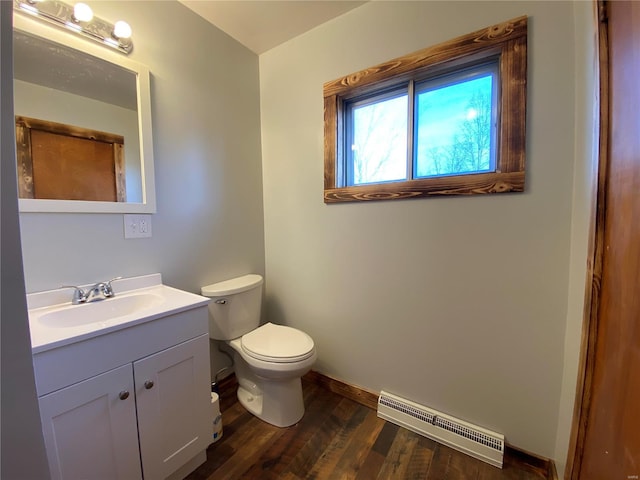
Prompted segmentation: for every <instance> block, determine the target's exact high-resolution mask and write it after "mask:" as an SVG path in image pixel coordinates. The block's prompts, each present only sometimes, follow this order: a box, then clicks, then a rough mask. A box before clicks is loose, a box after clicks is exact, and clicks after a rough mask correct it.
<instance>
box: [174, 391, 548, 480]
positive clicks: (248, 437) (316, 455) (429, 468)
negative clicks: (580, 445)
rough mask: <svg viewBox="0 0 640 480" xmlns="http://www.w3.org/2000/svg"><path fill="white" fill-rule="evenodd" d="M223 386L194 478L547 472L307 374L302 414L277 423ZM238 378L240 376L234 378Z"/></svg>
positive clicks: (499, 476) (515, 479) (516, 478)
mask: <svg viewBox="0 0 640 480" xmlns="http://www.w3.org/2000/svg"><path fill="white" fill-rule="evenodd" d="M225 383H226V385H222V386H221V405H220V408H221V411H222V423H223V436H222V438H221V439H220V440H219V441H218V442H216V443H214V444H212V445H211V446H210V447H209V449H208V450H207V461H206V462H205V463H204V464H203V465H201V466H200V467H199V468H198V469H197V470H196V471H194V472H193V473H191V474H190V475H189V476H188V477H187V479H188V480H205V479H209V480H223V479H225V480H226V479H260V480H269V479H283V480H289V479H291V480H293V479H329V480H334V479H357V480H360V479H363V480H374V479H393V480H404V479H427V480H445V479H447V480H456V479H465V480H466V479H474V480H506V479H508V480H530V479H546V478H547V475H548V473H547V471H546V470H547V468H545V466H544V465H543V464H542V462H537V461H535V460H536V459H533V460H534V461H531V460H532V459H531V458H528V457H527V456H526V455H521V454H520V453H519V452H518V451H514V450H511V449H509V450H507V453H506V455H505V462H504V468H503V469H502V470H500V469H498V468H495V467H492V466H490V465H487V464H486V463H484V462H481V461H479V460H476V459H474V458H471V457H469V456H467V455H464V454H462V453H459V452H457V451H456V450H452V449H450V448H448V447H445V446H443V445H440V444H437V443H435V442H433V441H432V440H429V439H427V438H425V437H422V436H420V435H417V434H415V433H413V432H411V431H409V430H406V429H404V428H400V427H398V426H396V425H394V424H392V423H389V422H385V421H384V420H382V419H380V418H378V417H377V416H376V411H375V410H373V409H371V408H369V407H366V406H364V405H362V404H361V403H357V402H355V401H353V400H351V399H349V398H346V397H343V396H342V395H339V394H337V393H334V392H332V391H331V390H329V389H327V388H324V387H323V386H321V385H318V384H317V383H316V382H312V381H309V380H308V379H303V392H304V400H305V406H306V412H305V416H304V417H303V418H302V420H301V421H300V422H299V423H298V424H296V425H294V426H292V427H288V428H278V427H274V426H272V425H269V424H267V423H265V422H263V421H261V420H259V419H258V418H256V417H254V416H253V415H251V414H250V413H249V412H247V411H246V410H245V409H244V408H243V407H242V406H241V405H240V404H239V403H238V402H237V400H236V396H235V385H233V384H232V383H229V382H225ZM234 383H235V382H234Z"/></svg>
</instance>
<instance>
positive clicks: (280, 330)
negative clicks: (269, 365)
mask: <svg viewBox="0 0 640 480" xmlns="http://www.w3.org/2000/svg"><path fill="white" fill-rule="evenodd" d="M313 346H314V345H313V340H312V339H311V337H310V336H309V335H307V334H306V333H304V332H301V331H300V330H297V329H295V328H291V327H285V326H284V325H274V324H273V323H265V324H264V325H262V326H261V327H259V328H256V329H255V330H253V331H251V332H249V333H247V334H246V335H243V336H242V350H243V351H244V352H245V353H246V354H247V355H250V356H252V357H253V358H257V359H258V360H264V361H267V362H279V363H286V362H298V361H300V360H305V359H306V358H309V357H310V356H311V355H313Z"/></svg>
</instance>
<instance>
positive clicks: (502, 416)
mask: <svg viewBox="0 0 640 480" xmlns="http://www.w3.org/2000/svg"><path fill="white" fill-rule="evenodd" d="M520 15H528V16H529V18H530V23H529V75H528V114H527V135H528V137H527V186H526V192H525V193H523V194H513V195H494V196H474V197H468V198H462V197H458V198H428V199H419V200H405V201H388V202H378V203H351V204H339V205H325V204H324V203H323V201H322V195H323V130H322V129H323V102H322V85H323V83H324V82H326V81H330V80H334V79H336V78H338V77H340V76H343V75H346V74H349V73H352V72H355V71H358V70H360V69H363V68H366V67H369V66H373V65H375V64H377V63H380V62H383V61H386V60H389V59H392V58H394V57H398V56H402V55H404V54H407V53H410V52H413V51H416V50H418V49H421V48H424V47H427V46H430V45H434V44H436V43H439V42H442V41H445V40H448V39H451V38H454V37H456V36H459V35H462V34H465V33H468V32H471V31H474V30H476V29H479V28H482V27H486V26H489V25H492V24H495V23H499V22H502V21H505V20H508V19H511V18H514V17H517V16H520ZM573 22H574V17H573V6H572V4H571V3H569V2H480V1H478V2H468V3H463V2H370V3H367V4H365V5H364V6H362V7H359V8H358V9H356V10H353V11H351V12H349V13H347V14H346V15H343V16H342V17H339V18H337V19H335V20H333V21H331V22H329V23H326V24H324V25H322V26H320V27H317V28H316V29H314V30H312V31H310V32H308V33H307V34H305V35H302V36H300V37H298V38H296V39H293V40H291V41H289V42H288V43H285V44H283V45H281V46H279V47H276V48H275V49H273V50H271V51H269V52H266V53H265V54H263V55H261V56H260V88H261V117H262V145H263V149H262V156H263V166H262V168H263V177H264V187H263V188H264V205H265V206H264V208H265V248H266V259H267V260H266V270H267V304H268V316H269V319H270V320H273V321H280V322H283V323H286V324H289V325H292V326H295V327H298V328H301V329H303V330H305V331H307V332H308V333H309V334H310V335H311V336H312V337H313V338H314V340H315V341H316V344H317V348H318V352H319V359H318V362H317V365H316V368H317V369H318V370H319V371H320V372H322V373H325V374H328V375H332V376H335V377H337V378H340V379H343V380H345V381H347V382H349V383H352V384H356V385H360V386H362V387H365V388H368V389H371V390H374V391H379V390H381V389H385V390H388V391H390V392H393V393H396V394H399V395H401V396H404V397H407V398H409V399H411V400H413V401H416V402H419V403H423V404H426V405H429V406H432V407H434V408H437V409H439V410H442V411H445V412H447V413H450V414H452V415H455V416H458V417H460V418H463V419H466V420H469V421H471V422H474V423H477V424H479V425H483V426H486V427H488V428H491V429H495V430H497V431H500V432H503V433H504V434H505V435H506V438H507V441H508V442H509V443H511V444H513V445H516V446H518V447H520V448H524V449H527V450H530V451H533V452H536V453H538V454H540V455H544V456H547V457H554V454H555V450H554V447H555V443H556V434H557V431H556V427H557V425H558V406H559V400H560V393H561V384H562V375H563V350H564V336H565V325H566V321H567V298H568V280H569V256H570V240H571V214H572V210H571V202H572V182H573V161H574V153H575V146H574V126H575V122H574V111H575V106H574V95H573V91H574V87H575V79H574V75H575V72H574V29H573Z"/></svg>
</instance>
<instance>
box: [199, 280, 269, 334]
mask: <svg viewBox="0 0 640 480" xmlns="http://www.w3.org/2000/svg"><path fill="white" fill-rule="evenodd" d="M262 283H263V281H262V277H261V276H260V275H256V274H249V275H244V276H242V277H238V278H232V279H231V280H225V281H224V282H218V283H212V284H211V285H207V286H206V287H202V289H201V293H202V295H203V296H205V297H209V298H211V302H209V336H210V337H211V338H213V339H215V340H233V339H234V338H238V337H241V336H242V335H244V334H245V333H248V332H250V331H251V330H255V329H256V328H258V325H260V310H261V307H262Z"/></svg>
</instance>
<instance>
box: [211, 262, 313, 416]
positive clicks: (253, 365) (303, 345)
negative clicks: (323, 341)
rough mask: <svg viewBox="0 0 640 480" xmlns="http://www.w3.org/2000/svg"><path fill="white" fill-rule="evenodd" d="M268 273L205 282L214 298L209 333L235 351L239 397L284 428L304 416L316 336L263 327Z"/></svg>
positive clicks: (245, 404) (284, 328)
mask: <svg viewBox="0 0 640 480" xmlns="http://www.w3.org/2000/svg"><path fill="white" fill-rule="evenodd" d="M262 283H263V280H262V277H261V276H260V275H245V276H243V277H239V278H235V279H231V280H227V281H224V282H219V283H215V284H212V285H208V286H206V287H202V290H201V293H202V295H204V296H207V297H211V299H212V301H211V302H210V304H209V327H210V329H209V335H210V336H211V338H213V339H215V340H222V341H224V342H225V343H226V344H227V345H229V346H230V347H231V348H232V349H233V352H234V356H233V357H234V370H235V373H236V378H237V380H238V392H237V395H238V400H239V401H240V403H241V405H242V406H243V407H244V408H246V409H247V410H248V411H249V412H250V413H252V414H253V415H255V416H256V417H258V418H260V419H262V420H264V421H265V422H268V423H270V424H272V425H275V426H278V427H287V426H290V425H293V424H295V423H297V422H298V421H299V420H300V419H301V418H302V417H303V415H304V402H303V396H302V384H301V381H300V378H301V377H302V376H303V375H304V374H305V373H307V372H308V371H309V370H310V369H311V367H312V366H313V364H314V363H315V361H316V358H317V354H316V350H315V345H314V342H313V339H312V338H311V337H310V336H309V335H307V334H306V333H304V332H302V331H300V330H297V329H295V328H292V327H288V326H284V325H276V324H273V323H271V322H269V323H265V324H264V325H262V326H260V308H261V304H262Z"/></svg>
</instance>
